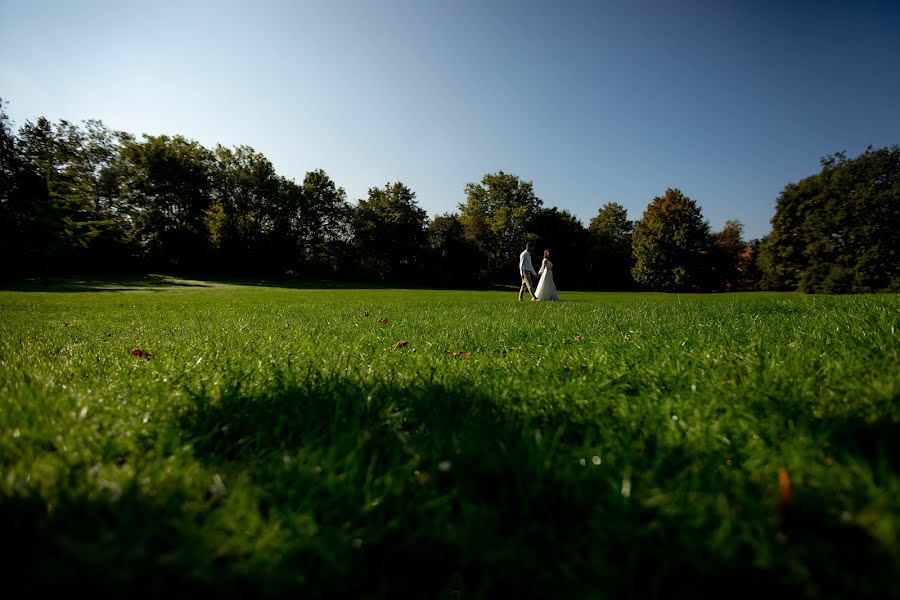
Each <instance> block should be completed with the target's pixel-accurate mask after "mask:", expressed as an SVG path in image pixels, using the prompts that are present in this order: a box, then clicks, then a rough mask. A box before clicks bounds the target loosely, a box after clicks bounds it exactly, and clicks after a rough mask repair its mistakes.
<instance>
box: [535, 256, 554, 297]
mask: <svg viewBox="0 0 900 600" xmlns="http://www.w3.org/2000/svg"><path fill="white" fill-rule="evenodd" d="M538 274H539V275H540V276H541V280H540V281H538V285H537V289H536V290H534V297H535V299H536V300H559V294H557V293H556V284H555V283H553V263H552V262H550V260H549V259H546V258H545V259H544V262H542V263H541V270H540V271H538Z"/></svg>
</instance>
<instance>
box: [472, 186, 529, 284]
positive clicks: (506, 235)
mask: <svg viewBox="0 0 900 600" xmlns="http://www.w3.org/2000/svg"><path fill="white" fill-rule="evenodd" d="M465 191H466V201H465V202H463V203H460V205H459V210H460V217H459V218H460V221H461V222H462V224H463V226H464V227H465V230H466V236H467V237H468V238H469V239H471V240H472V241H473V242H474V243H475V245H476V246H477V247H478V249H479V250H480V251H481V252H482V253H483V254H484V255H485V256H486V257H487V272H486V273H485V275H487V276H488V277H489V278H492V279H499V280H503V279H505V278H506V277H509V276H514V275H515V270H516V262H515V257H517V256H518V254H519V252H521V251H522V247H523V246H524V242H525V240H526V239H527V238H531V237H533V236H534V234H533V232H532V226H533V223H534V219H535V218H536V216H537V215H538V211H539V210H540V209H541V207H542V206H543V201H542V200H541V199H540V198H538V197H537V196H536V195H535V193H534V185H533V184H532V182H531V181H523V180H521V179H519V177H517V176H516V175H512V174H510V173H504V172H503V171H499V172H497V173H489V174H487V175H485V176H484V177H483V178H482V179H481V183H467V184H466V187H465Z"/></svg>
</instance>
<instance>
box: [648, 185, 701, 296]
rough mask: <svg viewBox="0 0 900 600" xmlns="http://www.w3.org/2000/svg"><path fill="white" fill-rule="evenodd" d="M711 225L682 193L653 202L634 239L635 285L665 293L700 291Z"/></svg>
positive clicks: (674, 192)
mask: <svg viewBox="0 0 900 600" xmlns="http://www.w3.org/2000/svg"><path fill="white" fill-rule="evenodd" d="M708 244H709V224H708V223H707V222H706V220H704V218H703V215H702V214H701V212H700V207H699V206H698V205H697V203H696V202H694V201H693V200H691V199H690V198H688V197H687V196H685V195H684V194H683V193H682V192H681V190H677V189H672V188H670V189H668V190H666V193H665V194H664V195H663V196H659V197H656V198H654V199H653V201H652V202H651V203H650V205H649V206H648V207H647V210H645V211H644V216H643V218H642V219H641V220H640V221H638V223H637V225H636V226H635V229H634V235H633V236H632V252H633V254H634V261H635V262H634V267H633V268H632V270H631V272H632V274H633V275H634V279H635V281H637V282H638V283H640V284H642V285H645V286H647V287H649V288H651V289H655V290H664V291H678V290H693V289H699V288H700V286H701V283H702V281H703V277H702V269H703V266H704V254H705V253H706V252H707V250H708Z"/></svg>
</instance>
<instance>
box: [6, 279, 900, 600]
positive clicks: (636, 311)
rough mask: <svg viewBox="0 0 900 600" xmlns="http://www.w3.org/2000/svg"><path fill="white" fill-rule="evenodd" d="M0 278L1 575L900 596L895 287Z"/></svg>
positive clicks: (155, 590) (206, 588) (218, 587)
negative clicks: (526, 287) (849, 290)
mask: <svg viewBox="0 0 900 600" xmlns="http://www.w3.org/2000/svg"><path fill="white" fill-rule="evenodd" d="M561 293H562V296H563V301H562V302H558V303H533V302H516V300H515V297H516V294H515V291H513V290H511V289H510V290H508V291H440V290H400V289H342V288H337V287H335V288H327V287H320V288H316V287H315V286H312V287H286V286H280V285H278V284H277V283H271V284H267V283H266V282H255V283H254V284H252V285H251V284H245V285H237V284H226V283H213V282H206V281H190V280H176V279H170V278H166V277H148V278H141V279H137V280H133V281H124V280H123V281H117V280H109V281H100V282H98V281H83V282H78V281H72V280H69V281H65V282H55V283H54V284H53V285H52V286H50V287H49V288H44V287H43V286H40V285H38V284H27V285H22V286H19V287H13V286H7V287H6V288H5V290H4V291H0V403H2V410H0V531H3V533H4V541H5V546H6V548H7V550H8V551H10V550H12V552H11V553H7V557H6V558H5V559H4V561H3V570H4V571H5V572H6V575H5V576H4V586H5V587H7V588H8V587H9V586H21V587H27V588H29V589H30V590H32V591H35V590H44V591H66V592H70V591H71V590H75V589H84V590H100V591H103V592H110V593H129V594H131V595H162V594H166V595H173V596H182V595H195V594H197V593H200V594H207V593H208V594H213V593H215V594H216V595H219V596H224V597H236V596H241V595H246V594H252V595H253V596H259V597H283V596H287V595H310V596H332V597H334V596H339V597H344V596H353V597H396V596H419V597H427V598H441V597H450V598H481V597H497V596H502V595H504V594H511V595H513V596H517V597H547V596H552V597H576V598H584V597H591V598H596V597H606V596H616V595H619V596H626V597H633V596H665V597H667V598H682V597H685V598H687V597H697V596H704V597H705V596H712V595H716V596H726V597H727V596H758V595H760V594H766V595H768V594H771V593H773V592H775V591H777V592H785V593H789V594H791V595H793V596H797V597H813V596H815V597H848V596H853V597H872V598H876V597H877V598H886V597H890V596H893V597H900V583H898V580H900V578H898V575H900V477H898V468H900V360H898V358H900V339H898V333H900V297H898V296H891V295H857V296H804V295H799V294H789V293H748V294H721V295H687V294H685V295H673V294H650V293H640V294H639V293H634V294H626V293H565V290H563V291H562V292H561Z"/></svg>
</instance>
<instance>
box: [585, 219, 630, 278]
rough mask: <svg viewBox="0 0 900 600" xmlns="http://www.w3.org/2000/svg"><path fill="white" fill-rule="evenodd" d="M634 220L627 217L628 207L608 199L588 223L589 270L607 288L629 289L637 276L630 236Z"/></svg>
mask: <svg viewBox="0 0 900 600" xmlns="http://www.w3.org/2000/svg"><path fill="white" fill-rule="evenodd" d="M633 233H634V222H633V221H630V220H628V212H627V211H626V210H625V207H624V206H622V205H621V204H619V203H617V202H607V203H606V204H604V205H603V207H602V208H601V209H600V210H599V211H598V212H597V214H596V215H595V216H594V218H593V219H591V222H590V224H589V225H588V236H589V243H590V266H589V269H590V272H591V276H592V278H593V279H594V280H595V281H598V282H602V287H603V288H604V289H613V290H615V289H628V288H630V287H633V285H634V280H633V279H632V276H631V268H632V267H633V266H634V261H633V260H632V254H631V236H632V234H633Z"/></svg>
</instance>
